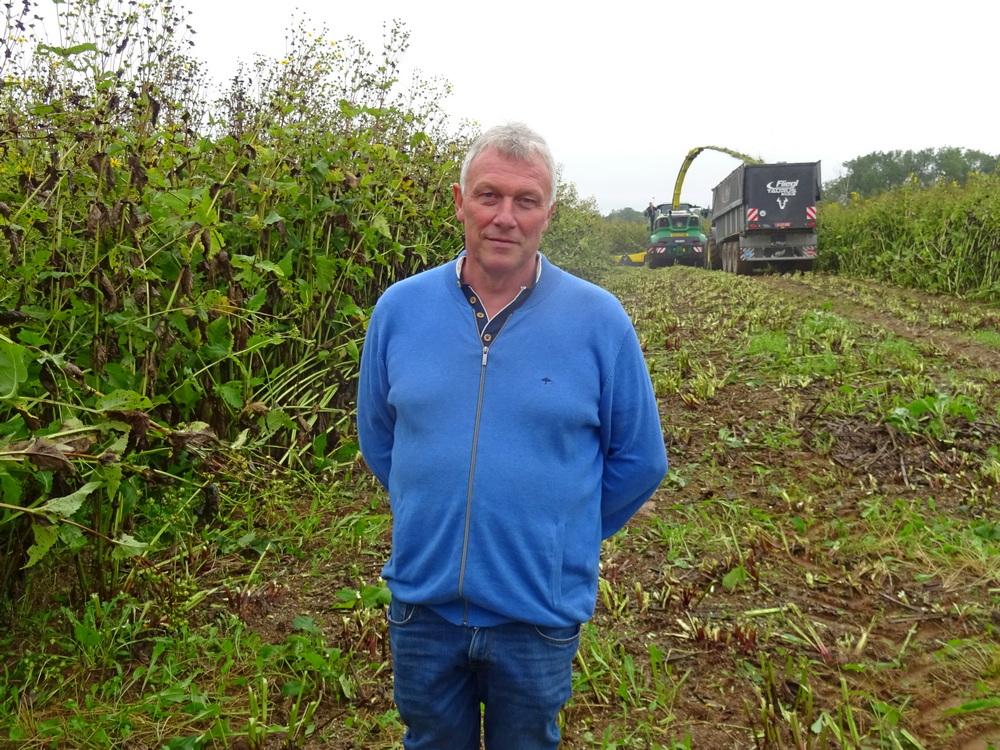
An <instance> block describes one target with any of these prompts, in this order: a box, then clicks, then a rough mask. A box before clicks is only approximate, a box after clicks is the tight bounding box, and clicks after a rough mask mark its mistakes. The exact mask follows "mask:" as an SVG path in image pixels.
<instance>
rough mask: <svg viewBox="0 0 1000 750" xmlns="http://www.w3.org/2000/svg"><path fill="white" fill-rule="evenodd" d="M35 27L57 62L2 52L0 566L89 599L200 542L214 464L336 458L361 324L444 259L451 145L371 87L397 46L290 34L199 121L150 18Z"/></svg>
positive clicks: (195, 91) (398, 36) (408, 98)
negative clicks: (29, 566) (45, 560)
mask: <svg viewBox="0 0 1000 750" xmlns="http://www.w3.org/2000/svg"><path fill="white" fill-rule="evenodd" d="M29 6H30V3H29V2H26V3H25V6H24V7H25V8H26V9H27V8H29ZM59 11H60V12H59V23H58V38H57V39H55V40H51V39H38V38H32V37H31V34H32V30H31V29H30V28H29V27H27V26H24V25H23V24H22V25H18V23H8V27H7V38H5V41H4V45H5V48H7V49H11V50H14V52H13V53H12V57H11V60H12V62H11V65H10V70H11V71H13V73H12V75H13V76H15V77H16V78H17V81H18V84H19V85H18V86H16V87H11V86H7V87H5V88H4V89H3V90H2V92H0V116H2V125H0V145H2V146H3V148H2V150H0V231H2V235H3V237H4V238H5V240H6V242H5V243H4V244H3V245H0V262H2V263H4V264H5V266H6V267H8V268H10V273H9V274H4V280H3V281H2V282H0V326H4V328H3V329H0V333H2V334H3V337H2V338H0V491H2V497H0V502H2V503H3V508H2V510H3V515H2V516H0V548H2V549H0V554H4V555H5V557H6V559H7V560H9V561H11V562H12V566H11V567H10V568H8V570H11V571H12V570H16V569H17V568H18V567H20V566H22V565H24V564H25V563H35V562H37V561H39V560H40V559H41V558H42V557H44V556H45V554H46V553H48V552H49V551H50V550H53V549H64V550H69V551H70V552H72V553H74V554H77V555H78V559H79V560H80V561H81V564H80V565H79V566H78V571H79V581H80V586H81V588H83V589H84V590H98V591H100V592H101V595H102V598H107V596H108V595H109V594H113V591H109V590H108V589H110V588H112V587H114V586H115V585H116V581H117V580H118V577H117V573H116V570H117V565H118V563H119V562H120V560H121V559H122V558H124V557H126V556H128V555H134V554H137V553H139V552H142V553H144V554H145V553H146V551H147V549H148V548H155V545H156V544H162V543H164V542H165V541H168V540H169V539H168V538H171V537H173V535H174V534H175V533H177V534H182V533H183V532H184V530H185V529H188V530H189V529H190V528H191V526H192V525H193V524H194V523H195V521H196V520H197V518H198V514H199V513H200V514H202V519H203V520H204V517H205V512H206V511H205V508H206V506H210V505H211V496H212V491H211V490H210V489H209V488H210V487H213V486H215V484H216V482H217V481H219V479H220V477H219V472H220V470H224V469H225V467H226V466H227V465H229V464H231V463H232V459H233V456H232V453H231V451H230V450H229V449H228V448H226V447H225V445H226V443H233V444H235V445H237V446H243V447H246V448H255V449H258V450H261V451H264V452H266V453H269V454H270V456H271V457H272V458H276V459H278V460H280V461H282V462H283V463H286V464H291V465H312V464H313V463H314V462H318V463H319V464H323V463H325V462H327V461H328V460H329V457H330V455H334V456H335V457H340V458H345V459H346V458H348V457H349V451H350V434H351V432H352V430H351V428H350V418H351V412H352V409H353V393H354V390H355V388H354V384H353V380H354V377H355V374H356V369H357V363H358V357H359V350H360V347H361V343H362V339H363V335H364V327H365V322H366V318H367V313H368V310H369V309H370V307H371V305H373V304H374V301H375V300H376V298H377V296H378V294H379V293H380V291H381V289H383V288H384V287H385V286H386V285H388V284H389V283H391V282H392V281H394V280H395V279H397V278H400V277H402V276H406V275H409V274H412V273H414V272H416V271H418V270H421V269H422V268H424V267H426V266H427V265H430V264H433V263H436V262H438V261H439V260H440V259H441V258H444V257H448V256H450V255H453V254H454V253H455V252H456V251H457V249H458V247H459V243H460V236H459V235H458V233H457V232H454V231H453V228H452V224H453V219H452V216H453V209H452V208H451V206H450V202H446V201H442V200H441V195H442V194H447V190H446V189H445V187H446V186H447V185H448V184H449V183H450V182H451V181H452V180H453V179H454V177H455V176H456V175H457V164H456V162H455V159H456V156H457V155H458V154H459V153H460V152H461V149H460V144H461V142H462V137H461V136H456V137H454V138H449V137H446V135H445V132H446V131H445V128H446V122H445V120H444V118H443V115H442V113H441V109H440V106H439V101H438V100H439V98H440V97H441V96H443V95H444V93H445V92H446V88H439V87H436V86H435V85H434V84H432V83H426V82H424V83H421V82H417V84H415V86H416V88H414V89H411V90H405V89H404V88H403V87H402V86H401V84H400V83H399V81H398V80H397V79H396V77H395V72H394V71H395V70H396V69H397V67H398V65H399V59H400V55H401V54H402V53H403V51H405V48H406V40H407V37H408V34H407V32H406V31H405V29H403V28H402V26H400V25H398V24H397V25H395V26H393V27H392V28H391V29H390V30H388V31H387V36H386V40H385V47H384V49H383V50H382V52H381V54H379V55H373V54H371V53H369V52H368V51H367V50H365V48H364V47H363V46H362V45H360V44H358V43H356V42H353V41H348V42H347V43H331V42H329V41H327V40H326V38H325V36H324V35H323V34H315V35H311V36H310V35H308V34H305V33H295V34H292V35H291V37H290V38H291V39H293V40H295V41H294V44H292V46H291V47H290V52H289V57H288V58H287V59H283V60H276V61H270V62H267V61H264V60H258V61H257V63H256V65H257V68H256V70H257V72H258V73H263V74H264V75H260V76H256V78H257V79H258V80H261V81H263V83H262V84H259V88H258V89H257V90H256V91H254V92H251V91H248V90H247V89H248V87H247V86H245V85H243V84H238V82H234V83H233V84H232V85H231V88H230V90H229V92H228V94H227V96H226V98H225V101H224V104H225V106H219V107H217V108H216V109H215V112H216V114H215V115H213V117H212V118H211V119H208V118H207V117H206V114H205V113H207V112H208V111H209V107H208V105H207V104H206V103H205V101H204V100H203V98H201V90H202V89H201V84H200V81H201V80H202V79H201V77H200V69H199V68H198V65H197V63H196V62H195V61H194V60H193V59H192V58H190V57H188V56H187V49H186V47H185V45H186V40H185V38H184V36H183V34H182V33H181V32H182V31H183V30H184V28H185V27H184V18H185V17H186V14H185V13H183V12H182V11H180V10H178V9H177V7H176V6H175V5H174V3H173V2H172V0H157V1H156V2H152V3H145V4H135V3H129V2H120V1H118V0H70V2H67V3H63V4H61V5H60V7H59ZM15 34H16V35H19V36H16V37H15V36H13V35H15ZM22 35H26V36H24V41H18V40H19V39H22ZM140 40H141V41H140ZM83 437H86V444H84V443H81V442H80V441H81V440H82V439H83ZM337 451H340V452H339V453H336V452H337ZM227 472H228V470H224V471H223V474H222V476H221V479H223V480H224V479H226V473H227ZM166 487H169V488H170V489H169V490H166V491H165V490H164V488H166ZM84 488H87V491H86V492H85V493H84V492H83V489H84ZM178 488H184V489H182V490H180V491H179V492H178ZM165 492H168V493H170V496H171V500H170V503H169V504H170V505H171V507H172V508H173V509H174V511H175V513H174V514H173V515H172V516H171V520H170V521H169V522H168V521H166V520H165V519H164V518H163V517H162V516H161V515H160V514H159V512H150V508H151V507H153V506H156V504H157V503H160V504H163V502H164V501H163V498H164V497H165ZM81 493H82V494H81ZM209 515H210V514H209ZM6 575H7V576H8V577H7V578H6V579H5V580H4V581H0V585H2V586H3V588H2V589H0V590H2V591H3V592H9V591H10V590H11V588H10V587H11V586H13V585H14V580H15V577H14V575H13V574H12V573H8V574H6Z"/></svg>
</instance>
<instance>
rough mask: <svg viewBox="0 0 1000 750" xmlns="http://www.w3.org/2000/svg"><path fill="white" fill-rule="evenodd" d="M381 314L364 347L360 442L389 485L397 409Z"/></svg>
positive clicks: (375, 470)
mask: <svg viewBox="0 0 1000 750" xmlns="http://www.w3.org/2000/svg"><path fill="white" fill-rule="evenodd" d="M382 343H383V340H382V332H381V330H380V326H379V323H378V314H377V312H376V313H373V314H372V318H371V320H370V322H369V326H368V332H367V334H366V336H365V343H364V348H363V349H362V350H361V371H360V374H359V377H358V417H357V419H358V442H359V443H360V444H361V454H362V455H363V456H364V457H365V461H366V462H367V463H368V467H369V468H370V469H371V470H372V473H373V474H374V475H375V476H376V478H377V479H378V481H379V482H381V483H382V486H383V487H385V488H387V489H388V487H389V469H390V468H391V466H392V444H393V439H394V435H395V425H396V413H395V410H394V409H393V408H392V407H391V406H390V405H389V378H388V373H387V372H386V367H385V356H384V350H383V348H382V346H381V344H382Z"/></svg>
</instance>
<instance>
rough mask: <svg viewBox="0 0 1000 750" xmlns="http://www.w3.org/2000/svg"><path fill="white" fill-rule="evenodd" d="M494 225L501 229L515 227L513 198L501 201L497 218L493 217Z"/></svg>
mask: <svg viewBox="0 0 1000 750" xmlns="http://www.w3.org/2000/svg"><path fill="white" fill-rule="evenodd" d="M493 223H494V224H496V225H497V226H501V227H513V226H514V225H515V223H516V222H515V221H514V199H513V198H504V199H503V200H502V201H500V205H499V206H498V207H497V213H496V216H494V217H493Z"/></svg>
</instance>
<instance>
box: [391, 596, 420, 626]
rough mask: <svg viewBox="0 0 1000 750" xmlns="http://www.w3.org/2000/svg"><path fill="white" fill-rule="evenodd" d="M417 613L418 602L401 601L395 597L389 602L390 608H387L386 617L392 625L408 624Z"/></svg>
mask: <svg viewBox="0 0 1000 750" xmlns="http://www.w3.org/2000/svg"><path fill="white" fill-rule="evenodd" d="M416 614H417V605H416V604H407V603H406V602H401V601H399V599H396V598H395V597H393V598H392V600H391V601H390V602H389V608H388V609H387V610H386V615H385V617H386V619H387V620H388V621H389V624H390V625H395V626H399V625H406V624H407V623H408V622H410V621H411V620H412V619H413V617H414V615H416Z"/></svg>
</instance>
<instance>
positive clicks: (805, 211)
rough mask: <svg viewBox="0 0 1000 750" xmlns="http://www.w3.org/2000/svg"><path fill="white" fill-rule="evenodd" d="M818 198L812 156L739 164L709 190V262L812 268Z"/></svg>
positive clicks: (733, 268)
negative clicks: (786, 161)
mask: <svg viewBox="0 0 1000 750" xmlns="http://www.w3.org/2000/svg"><path fill="white" fill-rule="evenodd" d="M819 198H820V163H819V162H818V161H817V162H796V163H791V162H789V163H784V162H782V163H777V164H741V165H740V166H738V167H737V168H736V169H735V170H733V172H732V173H731V174H730V175H729V176H728V177H726V179H724V180H723V181H722V182H720V183H719V184H718V185H716V186H715V188H714V189H713V190H712V228H711V237H710V239H709V245H710V253H711V260H712V266H713V267H715V268H720V267H721V268H722V269H723V270H724V271H728V272H730V273H736V274H745V273H749V272H750V271H751V270H752V269H753V268H754V267H755V266H762V265H766V264H773V265H774V266H775V267H776V268H778V269H779V270H789V271H810V270H812V267H813V263H814V261H815V258H816V203H817V202H818V201H819Z"/></svg>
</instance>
